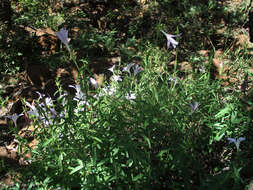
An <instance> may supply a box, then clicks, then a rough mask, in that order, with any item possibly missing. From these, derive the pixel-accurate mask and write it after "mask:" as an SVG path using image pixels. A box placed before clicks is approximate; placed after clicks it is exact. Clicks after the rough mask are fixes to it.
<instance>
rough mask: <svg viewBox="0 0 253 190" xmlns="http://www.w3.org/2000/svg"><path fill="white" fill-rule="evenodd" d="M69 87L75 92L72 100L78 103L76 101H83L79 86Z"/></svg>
mask: <svg viewBox="0 0 253 190" xmlns="http://www.w3.org/2000/svg"><path fill="white" fill-rule="evenodd" d="M69 87H71V88H74V89H75V90H76V94H75V98H74V100H76V101H78V100H85V99H86V96H85V95H84V93H83V92H82V91H81V87H80V85H74V86H73V85H69Z"/></svg>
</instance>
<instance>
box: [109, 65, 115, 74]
mask: <svg viewBox="0 0 253 190" xmlns="http://www.w3.org/2000/svg"><path fill="white" fill-rule="evenodd" d="M114 68H115V65H113V66H112V67H110V68H109V69H108V70H109V71H111V72H112V73H114Z"/></svg>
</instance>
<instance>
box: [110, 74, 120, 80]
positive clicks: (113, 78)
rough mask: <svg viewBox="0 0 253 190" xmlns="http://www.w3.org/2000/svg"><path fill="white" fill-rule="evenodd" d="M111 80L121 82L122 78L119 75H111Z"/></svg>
mask: <svg viewBox="0 0 253 190" xmlns="http://www.w3.org/2000/svg"><path fill="white" fill-rule="evenodd" d="M112 80H114V81H122V78H121V77H120V76H119V75H113V76H112Z"/></svg>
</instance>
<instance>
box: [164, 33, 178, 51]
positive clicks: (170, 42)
mask: <svg viewBox="0 0 253 190" xmlns="http://www.w3.org/2000/svg"><path fill="white" fill-rule="evenodd" d="M161 32H162V33H163V34H164V35H165V36H166V38H167V49H169V48H170V44H172V46H173V48H174V49H175V48H176V47H177V45H178V42H177V41H176V40H175V39H173V38H175V37H179V36H180V34H178V35H171V34H167V33H166V32H164V31H163V30H161Z"/></svg>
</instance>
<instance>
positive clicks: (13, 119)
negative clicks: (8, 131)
mask: <svg viewBox="0 0 253 190" xmlns="http://www.w3.org/2000/svg"><path fill="white" fill-rule="evenodd" d="M22 115H24V114H16V113H15V114H13V115H6V116H4V117H6V118H9V119H11V120H12V121H13V122H14V124H15V126H17V120H18V118H19V117H20V116H22Z"/></svg>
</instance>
